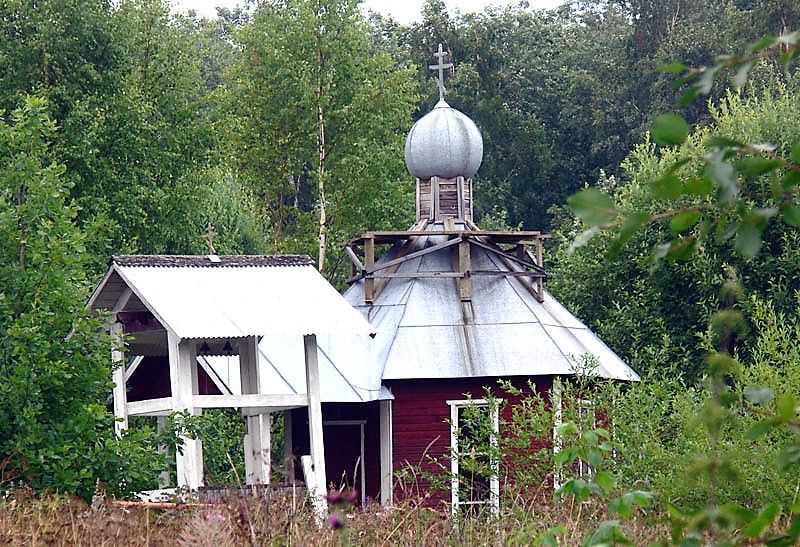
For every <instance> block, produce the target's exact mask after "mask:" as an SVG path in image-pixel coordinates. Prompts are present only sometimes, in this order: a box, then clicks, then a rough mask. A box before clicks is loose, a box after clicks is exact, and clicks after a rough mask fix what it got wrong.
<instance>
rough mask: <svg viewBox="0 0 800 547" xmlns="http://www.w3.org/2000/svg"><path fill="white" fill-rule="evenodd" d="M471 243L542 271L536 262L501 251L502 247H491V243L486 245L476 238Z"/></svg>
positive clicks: (524, 265) (526, 266)
mask: <svg viewBox="0 0 800 547" xmlns="http://www.w3.org/2000/svg"><path fill="white" fill-rule="evenodd" d="M470 235H471V234H470ZM472 244H473V245H475V246H477V247H480V248H481V249H485V250H487V251H489V252H490V253H493V254H496V255H498V256H502V257H504V258H506V259H507V260H511V261H512V262H516V263H517V264H519V265H521V266H523V267H525V268H530V269H532V270H536V271H539V272H541V273H544V268H542V267H540V266H539V265H538V264H536V263H534V262H531V261H528V260H525V259H519V258H517V257H516V256H514V255H512V254H510V253H507V252H505V251H503V250H502V249H499V248H497V247H493V246H492V245H487V244H486V243H484V242H482V241H479V240H476V239H473V240H472Z"/></svg>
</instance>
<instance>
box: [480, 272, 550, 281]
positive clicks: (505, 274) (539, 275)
mask: <svg viewBox="0 0 800 547" xmlns="http://www.w3.org/2000/svg"><path fill="white" fill-rule="evenodd" d="M470 275H472V276H473V277H474V276H476V275H483V276H500V277H532V278H535V279H545V278H546V277H547V274H543V273H541V272H529V271H527V270H526V271H516V270H511V271H503V270H474V271H472V272H470Z"/></svg>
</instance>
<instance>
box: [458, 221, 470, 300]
mask: <svg viewBox="0 0 800 547" xmlns="http://www.w3.org/2000/svg"><path fill="white" fill-rule="evenodd" d="M469 245H470V241H469V239H467V237H466V236H465V237H462V238H461V241H460V242H459V244H458V271H459V273H460V274H461V275H462V276H463V277H461V279H459V281H458V292H459V296H460V297H461V301H462V302H468V301H470V300H472V279H470V277H469V274H470V268H471V266H472V259H471V254H470V249H469Z"/></svg>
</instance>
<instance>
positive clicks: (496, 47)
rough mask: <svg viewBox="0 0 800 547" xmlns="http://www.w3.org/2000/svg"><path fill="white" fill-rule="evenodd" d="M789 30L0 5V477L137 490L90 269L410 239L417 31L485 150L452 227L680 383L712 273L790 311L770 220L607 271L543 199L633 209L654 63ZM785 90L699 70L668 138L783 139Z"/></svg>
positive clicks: (787, 81) (690, 8)
mask: <svg viewBox="0 0 800 547" xmlns="http://www.w3.org/2000/svg"><path fill="white" fill-rule="evenodd" d="M797 28H800V4H798V3H797V2H794V1H791V0H707V1H704V2H690V1H686V0H664V1H654V0H588V1H580V0H576V1H572V2H569V3H567V4H565V5H564V6H562V7H560V8H558V9H555V10H552V11H535V10H531V9H530V8H528V7H527V6H526V5H525V4H520V5H519V6H514V7H508V8H489V9H487V10H486V11H485V12H483V13H478V14H469V15H457V14H452V13H448V12H447V10H446V9H445V7H444V3H443V2H441V1H440V0H427V2H426V3H425V5H424V7H423V11H422V17H421V20H420V21H419V22H418V23H414V24H412V25H410V26H404V25H401V24H398V23H397V22H396V21H393V20H391V19H388V18H385V17H382V16H380V15H377V14H370V15H369V16H368V17H365V16H364V15H363V14H362V13H361V11H360V8H359V5H358V2H356V1H355V0H282V1H277V0H276V1H273V2H264V3H262V4H259V5H258V6H254V7H252V8H251V9H237V10H226V9H220V10H219V14H218V17H217V18H216V19H212V20H209V19H198V18H197V17H195V16H193V15H192V14H188V15H172V14H170V10H169V6H168V5H167V4H166V3H165V2H162V1H161V0H122V1H120V2H110V1H103V0H42V1H37V2H33V1H29V0H8V1H6V2H3V3H2V5H0V67H2V73H0V109H2V110H3V114H2V124H0V127H1V130H0V377H2V378H3V379H4V382H3V383H0V401H2V402H1V403H0V485H1V484H2V483H3V481H4V480H7V479H8V478H11V477H20V476H25V477H29V478H30V482H32V483H33V484H35V485H39V486H47V485H53V484H56V485H58V487H59V488H61V489H65V490H72V491H79V492H81V493H84V494H86V493H87V492H89V491H91V488H92V487H93V486H94V482H93V481H94V477H98V476H103V477H106V478H109V477H114V476H117V477H123V476H124V477H126V478H125V479H124V480H121V482H120V484H122V486H121V487H120V488H121V490H125V489H126V488H128V489H135V487H137V486H138V483H137V482H136V480H137V477H144V476H146V475H147V474H148V473H150V471H151V469H150V468H148V467H147V466H148V465H149V464H146V462H147V461H149V460H147V458H146V455H145V454H144V453H143V452H141V453H140V452H136V450H137V448H136V447H137V446H138V445H137V443H136V439H134V438H132V437H131V438H127V439H122V440H117V439H114V438H113V427H112V426H111V425H110V424H111V420H112V418H111V416H110V415H109V414H108V412H107V411H106V410H105V406H104V403H105V396H106V395H105V394H106V392H107V390H108V388H109V384H108V382H109V381H110V374H108V366H109V364H108V362H107V361H108V360H107V355H108V353H107V352H108V351H109V349H110V345H109V344H110V342H109V341H108V340H106V339H105V337H103V336H101V335H99V334H97V332H98V330H97V326H98V322H97V319H96V318H89V317H84V313H83V311H82V310H83V304H84V302H85V299H86V297H87V296H88V293H89V291H90V290H91V288H92V287H93V285H94V284H95V283H96V282H97V281H98V279H99V276H100V275H101V274H102V272H103V271H104V268H105V265H106V264H107V261H108V259H109V257H110V256H111V255H112V254H122V253H178V254H184V253H187V254H188V253H204V252H206V246H205V241H204V232H205V230H206V226H207V224H208V223H209V222H211V223H213V225H214V228H215V230H216V232H217V234H218V236H217V239H216V240H215V246H216V249H217V251H218V252H219V253H225V254H231V253H308V254H310V255H312V256H315V257H317V258H319V260H320V269H321V270H322V271H323V273H324V274H325V275H326V276H327V277H328V278H329V279H330V280H331V281H332V282H333V283H335V284H339V285H341V283H342V280H343V279H344V276H345V274H346V273H347V272H346V269H347V268H346V263H345V258H344V255H343V253H342V244H343V243H345V242H346V241H347V240H348V239H349V238H351V237H353V236H354V235H356V234H358V233H360V232H362V231H365V230H368V229H404V228H406V227H407V226H408V225H410V223H411V221H412V216H413V211H414V203H413V196H414V188H413V181H412V180H411V178H410V176H409V175H408V173H407V172H406V170H405V166H404V162H403V143H404V139H405V135H406V133H407V132H408V130H409V128H410V127H411V125H412V123H413V121H414V119H417V118H419V117H420V116H422V115H424V114H425V113H426V112H427V111H428V110H429V109H430V108H431V107H432V106H433V104H434V103H435V101H436V100H437V99H438V94H437V89H436V86H435V84H434V83H433V81H432V76H431V74H430V73H429V71H428V70H427V65H428V64H429V62H430V61H431V60H432V52H433V51H435V49H436V48H437V46H438V44H439V43H442V44H443V46H444V47H445V49H446V50H447V51H448V52H449V54H450V57H449V59H450V60H452V61H453V62H454V63H455V70H454V72H453V73H452V74H451V75H450V76H449V80H448V85H447V87H448V89H449V90H450V93H449V94H448V96H447V100H448V102H449V103H450V104H451V105H452V106H453V107H455V108H458V109H459V110H461V111H463V112H464V113H466V114H467V115H469V116H470V117H471V118H472V119H474V120H475V121H476V123H477V124H478V126H479V127H480V129H481V131H482V133H483V137H484V142H485V154H484V161H483V165H482V167H481V169H480V171H479V173H478V175H477V177H476V180H475V194H476V208H477V211H476V213H477V220H478V223H479V224H481V225H482V226H484V227H492V228H494V227H502V228H523V229H539V230H547V231H550V232H552V233H553V235H554V237H553V239H552V241H551V246H550V248H549V249H548V254H547V256H546V258H545V262H546V266H547V267H548V269H549V272H550V276H551V277H550V280H549V282H548V287H549V289H550V290H551V292H553V293H555V294H556V295H557V296H558V297H559V298H560V299H562V300H563V301H564V302H565V303H566V304H567V305H568V306H569V307H570V308H571V309H572V310H573V311H574V312H576V313H577V314H578V315H579V316H580V317H581V319H583V320H584V321H585V322H586V323H587V324H588V325H589V326H590V327H591V328H592V329H594V330H596V331H597V332H598V334H599V335H600V336H601V337H602V338H603V339H604V340H605V341H606V342H607V343H608V344H609V345H610V346H611V347H612V348H613V349H614V350H615V351H617V352H618V353H619V354H620V355H621V356H623V358H625V359H626V360H627V361H628V362H629V363H630V364H631V365H632V366H633V367H634V368H635V369H637V370H638V371H640V372H641V373H643V375H645V376H646V377H648V378H670V379H671V380H674V379H675V378H679V379H680V380H681V381H682V382H685V383H684V384H681V385H682V386H684V387H685V386H686V385H689V386H691V385H694V384H696V383H697V382H698V381H699V380H700V379H701V378H702V376H703V371H704V367H703V364H702V357H701V356H702V355H703V352H704V351H706V350H707V345H704V338H703V336H704V333H705V331H706V325H707V324H708V321H709V318H710V317H711V314H712V313H713V312H714V311H715V310H716V309H717V306H718V300H717V294H718V292H719V288H720V286H721V284H722V281H723V280H724V279H725V278H726V276H728V274H729V272H730V271H731V270H735V271H736V272H737V273H738V276H739V278H740V280H741V282H742V285H743V287H744V294H745V295H746V297H745V298H744V299H743V300H742V304H741V305H742V307H743V308H744V309H745V310H747V311H749V312H751V315H752V316H753V317H758V318H760V319H759V321H760V322H761V323H760V324H770V325H772V324H773V323H774V321H773V320H772V319H770V318H773V319H774V318H780V323H783V324H787V325H793V324H795V322H796V321H797V320H798V312H797V309H798V292H797V291H798V289H799V288H800V285H798V281H797V279H799V278H800V240H798V237H800V236H798V234H797V232H796V230H795V229H793V228H791V227H787V226H779V227H777V228H776V229H774V230H771V231H769V232H765V235H764V244H763V247H762V249H761V253H760V254H758V256H757V257H755V258H743V257H741V256H740V255H738V254H736V253H734V252H733V250H732V247H731V244H730V243H729V242H727V241H721V242H716V243H715V242H711V243H709V244H708V245H706V246H705V247H704V248H703V249H702V252H700V253H698V254H697V255H696V256H695V257H694V259H693V260H691V261H690V262H687V263H676V264H665V265H663V266H662V267H661V268H660V269H658V270H655V271H653V270H652V268H651V267H650V265H651V264H650V261H649V250H650V248H651V247H652V245H653V244H654V242H656V241H658V239H659V238H660V237H661V236H660V233H659V229H658V228H657V227H652V228H648V229H647V230H644V231H643V232H642V233H640V234H637V235H636V237H635V238H634V239H633V240H632V241H631V242H629V244H628V246H627V247H626V248H625V250H624V251H623V252H622V253H621V254H620V255H618V256H616V257H614V258H607V257H606V255H605V251H606V248H607V247H608V245H609V244H610V240H609V239H608V238H603V237H599V238H596V239H595V240H593V241H592V243H591V244H590V245H588V246H586V247H583V248H581V249H579V250H578V251H576V252H568V248H569V244H570V242H571V241H572V240H573V239H574V237H576V235H577V234H578V233H579V232H580V230H581V225H580V222H579V221H578V220H576V219H575V217H573V215H572V214H571V213H570V212H569V210H568V209H566V208H565V207H564V203H565V201H566V199H567V197H568V196H570V195H571V194H573V193H574V192H576V191H578V190H580V189H581V188H584V187H585V186H596V187H598V188H600V189H601V190H602V191H603V192H606V193H608V194H610V195H613V196H614V197H615V199H617V200H618V201H619V202H620V203H621V204H622V205H621V206H622V207H624V208H627V209H630V210H655V209H656V208H657V207H658V203H657V201H658V200H657V199H655V198H654V197H653V196H652V195H651V194H650V193H648V192H647V190H646V183H647V181H649V180H651V179H652V178H653V177H654V176H655V175H657V174H658V173H659V172H660V171H663V170H664V169H666V165H667V160H666V159H665V158H664V156H663V155H662V153H661V151H660V150H658V149H657V147H656V146H655V145H654V144H653V143H652V142H651V141H650V138H649V135H648V128H649V127H650V124H651V122H652V121H653V119H654V118H655V117H656V116H657V115H658V114H660V113H662V112H665V111H670V110H676V109H677V106H676V102H677V100H678V98H679V97H680V94H681V92H682V91H681V90H680V89H676V88H675V86H673V85H672V82H673V80H674V77H673V75H670V74H663V73H658V72H656V70H655V68H656V67H657V66H658V65H659V64H661V63H665V62H670V61H681V62H684V63H686V64H687V65H691V66H703V65H708V64H711V63H713V62H714V59H715V58H716V56H717V55H720V54H723V53H730V52H739V51H742V50H744V49H745V47H746V46H747V44H749V43H751V42H753V41H755V40H756V39H758V38H759V37H760V36H763V35H769V34H772V35H775V34H780V33H782V32H786V31H790V30H794V29H797ZM798 91H800V75H798V72H797V70H796V69H790V70H783V69H782V68H781V67H780V66H779V65H778V64H777V63H774V62H772V61H770V60H769V59H765V60H763V61H760V62H759V63H758V64H757V65H756V66H755V67H754V70H753V72H752V74H751V76H750V79H749V80H748V83H747V85H746V86H745V87H744V88H743V89H742V90H740V91H736V92H733V91H731V90H730V86H729V84H728V81H727V80H725V79H724V78H721V79H718V80H716V83H715V84H714V88H713V89H712V90H711V93H710V95H709V99H708V101H707V102H706V101H696V102H694V103H693V104H692V105H690V106H689V107H687V108H686V109H684V110H682V113H683V115H684V116H685V117H686V118H687V119H688V120H689V122H690V123H691V124H692V126H693V127H694V133H693V135H692V137H691V139H690V140H689V141H688V142H687V143H685V144H684V145H683V147H684V148H687V149H689V148H691V147H693V146H694V147H696V146H698V143H699V142H701V141H702V140H703V139H706V138H708V137H709V136H710V135H718V136H724V137H727V138H737V139H743V140H746V141H747V142H761V141H768V142H772V143H775V144H776V145H778V146H780V147H784V148H786V147H789V146H790V145H791V144H793V143H796V142H798V141H800V125H798V124H797V120H798V119H800V94H798ZM679 153H680V152H675V154H679ZM76 318H77V321H78V322H77V324H75V323H74V322H75V320H76ZM754 321H755V320H754ZM771 321H772V322H771ZM72 328H74V332H75V333H76V334H75V335H74V336H73V337H72V338H70V339H69V340H68V341H66V342H64V341H63V337H64V335H66V333H67V332H69V331H70V329H72ZM776 328H777V327H776ZM762 334H763V333H762V332H761V331H760V330H759V328H758V324H756V323H755V322H754V323H753V325H752V328H751V329H750V330H749V332H747V333H742V334H741V340H740V343H739V345H738V346H737V351H739V352H740V353H741V354H742V355H743V356H744V357H747V358H750V357H752V358H753V359H756V358H758V357H759V356H761V357H763V355H762V354H761V353H759V351H760V350H759V348H760V347H761V345H759V344H763V337H762ZM787 366H788V365H787ZM791 366H793V367H797V366H798V365H797V363H796V362H794V363H793V364H791ZM677 389H682V387H679V388H676V390H677ZM65 417H69V419H65ZM87 431H91V434H87ZM120 443H122V444H124V446H121V444H120ZM76 447H80V448H76ZM120 454H126V456H125V457H124V458H123V457H121V456H120ZM137 454H138V455H139V456H138V457H137V456H136V455H137ZM65 462H67V464H66V465H65ZM666 482H668V481H665V483H666Z"/></svg>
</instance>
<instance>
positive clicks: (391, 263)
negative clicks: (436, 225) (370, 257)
mask: <svg viewBox="0 0 800 547" xmlns="http://www.w3.org/2000/svg"><path fill="white" fill-rule="evenodd" d="M459 234H463V232H459ZM429 235H430V234H429ZM435 235H438V233H437V234H435ZM459 242H460V240H459V239H451V240H448V241H446V242H444V243H440V244H438V245H434V246H433V247H428V248H426V249H422V250H420V251H416V252H413V253H410V254H407V255H405V256H401V257H399V258H395V259H394V260H389V261H387V262H383V263H382V264H379V265H378V266H377V267H375V266H373V267H372V268H371V269H370V268H367V271H366V272H365V273H364V274H363V275H360V276H356V277H351V278H350V279H348V280H347V283H349V284H352V283H355V282H356V281H358V280H359V279H361V278H362V277H366V280H365V281H368V280H369V278H370V277H372V274H374V273H375V272H379V271H381V270H385V269H387V268H391V267H393V266H398V265H400V264H402V263H403V262H407V261H409V260H413V259H414V258H419V257H421V256H425V255H427V254H430V253H435V252H436V251H440V250H442V249H446V248H447V247H452V246H453V245H458V243H459ZM364 292H365V293H366V287H365V291H364Z"/></svg>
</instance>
